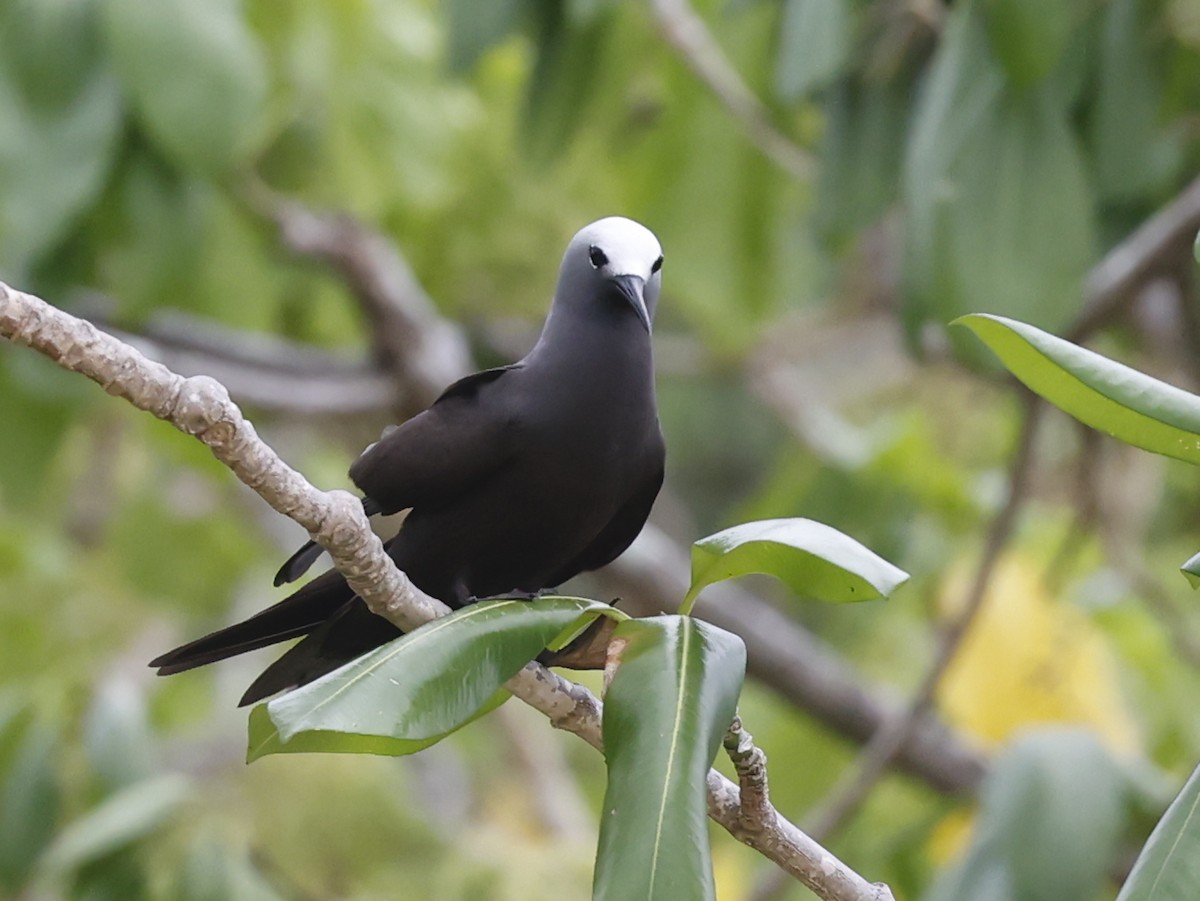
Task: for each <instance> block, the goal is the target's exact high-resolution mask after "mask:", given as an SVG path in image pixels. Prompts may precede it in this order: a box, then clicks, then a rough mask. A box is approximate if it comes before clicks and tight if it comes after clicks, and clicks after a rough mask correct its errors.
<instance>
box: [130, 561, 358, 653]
mask: <svg viewBox="0 0 1200 901" xmlns="http://www.w3.org/2000/svg"><path fill="white" fill-rule="evenodd" d="M353 597H354V591H353V590H352V589H351V588H350V586H349V585H347V584H346V580H345V579H343V578H342V576H341V575H340V574H339V573H338V572H336V571H330V572H327V573H325V574H324V575H322V576H318V577H317V578H316V579H313V580H312V581H311V582H309V583H308V584H307V585H305V586H304V587H303V588H301V589H300V590H299V591H297V592H296V593H294V594H292V595H291V596H290V597H287V598H284V599H283V600H282V601H280V602H279V603H278V604H275V605H273V606H271V607H268V608H267V609H266V610H263V611H262V612H261V613H257V614H255V615H254V616H252V617H250V618H249V619H247V620H244V621H243V622H240V623H236V624H235V625H232V626H229V627H227V628H224V629H219V630H218V631H216V632H213V633H211V634H210V635H205V636H204V637H203V638H197V639H196V640H195V641H189V642H188V643H187V644H185V645H182V646H180V647H178V648H175V649H174V650H172V651H167V653H165V654H162V655H161V656H158V657H155V658H154V659H153V660H151V661H150V665H151V666H153V667H157V668H158V674H159V675H160V676H169V675H171V674H172V673H181V672H183V671H184V670H189V669H193V668H194V667H197V666H204V665H205V664H206V663H214V662H216V661H217V660H224V659H225V658H227V657H234V656H236V655H238V654H244V653H246V652H247V651H253V650H256V649H258V648H265V647H267V646H268V645H272V644H277V643H278V642H281V641H287V640H288V639H289V638H295V637H296V636H297V635H304V634H307V633H308V632H311V631H313V630H314V629H315V628H316V627H317V626H319V625H320V624H321V623H323V622H324V621H325V620H327V619H329V618H330V617H331V616H333V614H334V613H336V612H337V611H338V609H339V608H341V607H342V606H344V605H345V604H346V602H347V601H349V600H350V599H351V598H353Z"/></svg>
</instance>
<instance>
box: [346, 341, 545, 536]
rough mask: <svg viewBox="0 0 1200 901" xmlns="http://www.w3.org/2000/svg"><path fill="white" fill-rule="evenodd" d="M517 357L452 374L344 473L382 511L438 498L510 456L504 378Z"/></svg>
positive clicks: (458, 491) (466, 486)
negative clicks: (453, 378)
mask: <svg viewBox="0 0 1200 901" xmlns="http://www.w3.org/2000/svg"><path fill="white" fill-rule="evenodd" d="M520 368H521V364H520V363H514V364H512V365H511V366H502V367H499V368H497V369H486V370H484V371H483V372H477V373H475V374H474V375H469V376H467V377H466V378H464V379H459V380H458V381H457V382H455V383H454V384H453V385H451V386H450V387H449V388H447V389H446V390H445V391H444V392H442V395H441V397H439V398H438V399H437V400H436V401H434V403H433V405H432V406H431V407H430V408H429V409H428V410H426V411H425V412H424V413H420V414H418V415H417V416H414V417H413V418H412V419H410V420H408V421H407V422H405V423H403V424H402V425H400V426H397V427H396V428H394V429H392V430H391V431H389V432H388V433H387V434H386V435H384V436H383V437H382V438H380V439H379V440H378V441H376V442H375V443H374V444H372V445H371V446H370V447H368V448H367V449H366V450H365V451H363V453H362V456H360V457H359V458H358V459H357V460H355V461H354V465H353V466H351V467H350V478H351V479H353V480H354V484H356V485H357V486H358V487H359V488H360V489H361V490H362V492H363V494H365V495H366V496H367V497H368V498H370V499H371V500H373V501H375V502H376V503H377V504H378V505H379V508H380V510H381V511H382V512H384V513H396V512H398V511H400V510H405V509H407V508H409V507H415V506H418V505H426V504H435V505H437V504H443V503H447V502H449V501H451V500H453V499H454V498H456V497H458V496H460V495H462V494H464V493H466V492H469V491H470V490H472V488H474V487H475V485H477V484H478V483H479V482H480V480H482V479H485V478H487V477H488V476H490V475H491V474H493V473H494V472H496V471H497V470H498V469H500V468H501V467H502V466H504V464H505V463H507V462H508V461H509V459H511V456H512V450H513V440H512V438H513V425H514V420H513V417H512V414H511V409H510V405H509V404H507V403H505V397H504V393H505V391H504V386H505V377H506V376H511V374H512V373H513V372H516V371H517V370H519V369H520Z"/></svg>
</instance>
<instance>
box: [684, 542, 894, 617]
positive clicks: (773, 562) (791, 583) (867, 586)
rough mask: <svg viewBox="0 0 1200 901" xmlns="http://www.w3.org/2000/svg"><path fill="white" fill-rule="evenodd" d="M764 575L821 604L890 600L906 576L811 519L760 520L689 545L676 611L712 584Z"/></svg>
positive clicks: (692, 602) (692, 600) (861, 547)
mask: <svg viewBox="0 0 1200 901" xmlns="http://www.w3.org/2000/svg"><path fill="white" fill-rule="evenodd" d="M749 573H765V574H767V575H770V576H774V577H775V578H777V579H779V580H780V581H781V582H783V583H784V584H786V585H787V586H788V587H789V588H791V589H792V590H793V591H795V592H796V593H797V594H800V595H803V596H806V597H815V598H819V599H820V600H823V601H834V602H839V603H840V602H845V601H869V600H873V599H875V598H880V597H886V596H888V595H890V594H891V593H892V592H893V591H895V589H896V588H897V586H899V585H901V584H903V583H904V582H905V581H907V580H908V573H906V572H904V570H902V569H900V568H898V567H896V566H893V565H892V564H891V563H888V562H887V561H886V560H884V559H883V558H882V557H880V556H879V555H878V554H876V553H875V552H873V551H871V550H869V549H867V548H866V547H864V546H863V545H861V544H859V543H858V542H857V541H855V540H854V539H853V538H851V537H850V536H849V535H846V534H845V533H843V532H839V531H838V530H837V529H835V528H833V527H832V526H827V525H825V524H824V523H819V522H814V521H813V520H811V519H764V520H759V521H758V522H748V523H743V524H742V525H740V526H734V527H733V528H730V529H725V530H724V531H722V532H718V533H717V534H715V535H709V536H708V537H707V538H701V539H700V540H699V541H697V542H696V543H695V544H693V545H692V584H691V586H690V587H689V588H688V592H687V595H685V597H684V600H683V603H682V604H680V608H679V609H680V612H681V613H687V612H689V611H690V610H691V608H692V605H693V604H694V603H695V600H696V596H697V595H699V594H700V592H701V591H702V590H703V589H704V588H705V587H707V586H709V585H712V584H713V583H714V582H721V581H723V580H725V579H732V578H734V577H735V576H744V575H747V574H749Z"/></svg>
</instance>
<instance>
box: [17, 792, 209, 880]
mask: <svg viewBox="0 0 1200 901" xmlns="http://www.w3.org/2000/svg"><path fill="white" fill-rule="evenodd" d="M190 791H191V789H190V788H189V786H188V783H187V780H186V779H184V778H183V777H182V776H179V775H174V774H173V775H168V776H157V777H155V778H153V779H145V780H143V781H141V782H136V783H134V784H133V785H130V786H128V787H126V788H123V789H121V790H120V791H118V792H116V793H115V794H113V795H111V796H109V797H108V798H105V799H104V800H103V801H101V802H100V803H99V804H98V805H96V807H94V808H93V809H91V810H89V811H88V812H87V813H85V814H84V815H83V816H81V817H80V818H79V819H77V820H75V821H74V822H72V823H71V824H70V825H69V826H67V828H66V829H64V830H63V831H62V832H61V833H59V835H58V837H57V838H56V839H55V840H54V844H53V845H51V846H50V848H49V850H48V851H47V852H46V856H45V857H44V858H43V859H42V861H41V862H40V865H39V868H40V869H41V870H42V871H43V872H44V873H47V874H53V875H62V874H65V873H69V872H71V871H73V870H76V869H78V868H79V867H82V866H84V865H86V864H88V863H90V862H92V861H94V860H98V859H99V858H101V857H104V856H105V855H107V854H110V853H112V852H113V851H116V850H118V849H119V848H122V847H124V846H126V845H128V844H130V843H131V842H134V841H136V840H137V839H139V838H142V837H143V836H145V835H148V834H149V833H151V832H152V831H153V830H154V829H156V828H157V827H158V826H160V825H161V824H162V823H163V821H164V820H166V819H167V817H169V816H170V815H171V814H172V813H174V811H175V810H176V809H177V808H178V807H179V805H180V804H182V803H183V802H184V801H185V800H186V799H187V797H188V795H189V794H190Z"/></svg>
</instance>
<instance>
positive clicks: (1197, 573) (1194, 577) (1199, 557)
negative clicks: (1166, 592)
mask: <svg viewBox="0 0 1200 901" xmlns="http://www.w3.org/2000/svg"><path fill="white" fill-rule="evenodd" d="M1179 571H1180V572H1182V573H1183V577H1184V578H1185V579H1187V580H1188V584H1189V585H1191V586H1192V588H1200V554H1194V555H1193V556H1192V557H1191V558H1190V559H1189V560H1188V562H1187V563H1185V564H1183V566H1181V567H1179Z"/></svg>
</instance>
